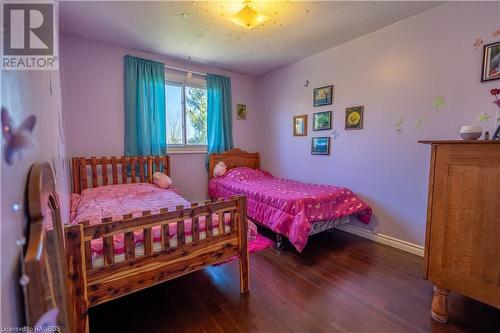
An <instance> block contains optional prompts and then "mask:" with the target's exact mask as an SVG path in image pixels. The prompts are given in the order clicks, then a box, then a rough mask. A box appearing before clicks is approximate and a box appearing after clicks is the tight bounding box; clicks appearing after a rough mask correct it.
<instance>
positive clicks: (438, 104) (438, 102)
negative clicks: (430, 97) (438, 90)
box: [432, 95, 446, 113]
mask: <svg viewBox="0 0 500 333" xmlns="http://www.w3.org/2000/svg"><path fill="white" fill-rule="evenodd" d="M432 104H433V106H434V110H435V111H436V113H439V111H441V109H443V108H444V107H445V106H446V100H445V99H444V97H443V96H441V95H437V96H436V98H434V102H433V103H432Z"/></svg>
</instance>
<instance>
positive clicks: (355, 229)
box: [337, 224, 424, 257]
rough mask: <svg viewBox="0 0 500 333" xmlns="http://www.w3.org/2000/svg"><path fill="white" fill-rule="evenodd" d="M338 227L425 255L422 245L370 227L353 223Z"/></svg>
mask: <svg viewBox="0 0 500 333" xmlns="http://www.w3.org/2000/svg"><path fill="white" fill-rule="evenodd" d="M337 229H340V230H342V231H345V232H348V233H351V234H354V235H357V236H360V237H363V238H367V239H370V240H372V241H375V242H377V243H381V244H385V245H388V246H391V247H394V248H396V249H400V250H403V251H406V252H410V253H413V254H416V255H417V256H421V257H423V256H424V247H423V246H421V245H417V244H413V243H410V242H406V241H404V240H401V239H397V238H394V237H391V236H387V235H384V234H374V233H373V232H371V231H370V230H368V229H363V228H360V227H356V226H354V225H351V224H343V225H339V226H338V227H337Z"/></svg>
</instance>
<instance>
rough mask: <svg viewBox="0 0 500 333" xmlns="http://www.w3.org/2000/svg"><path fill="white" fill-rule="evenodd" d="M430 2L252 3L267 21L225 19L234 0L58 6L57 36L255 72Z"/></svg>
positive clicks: (235, 8) (308, 53)
mask: <svg viewBox="0 0 500 333" xmlns="http://www.w3.org/2000/svg"><path fill="white" fill-rule="evenodd" d="M440 3H441V2H434V1H362V2H361V1H360V2H358V1H307V2H306V1H298V2H293V1H286V2H284V1H281V2H278V1H254V2H253V7H254V8H255V9H256V10H259V11H261V12H263V13H265V14H266V15H268V16H270V17H271V19H270V20H269V21H267V22H265V23H264V24H263V25H262V26H258V27H256V28H254V29H252V30H248V29H245V28H242V27H240V26H237V25H235V24H233V23H231V22H229V21H228V20H226V18H227V17H228V16H230V15H231V14H234V13H235V12H237V11H238V10H239V9H240V8H241V7H242V2H241V1H175V2H173V1H62V2H61V3H60V5H61V8H60V13H61V14H60V15H61V16H60V22H61V30H62V31H63V32H64V33H67V34H71V35H76V36H80V37H84V38H88V39H92V40H97V41H102V42H107V43H111V44H115V45H120V46H125V47H128V48H134V49H137V50H141V51H145V52H151V53H158V54H164V55H168V56H172V57H176V58H181V59H187V57H191V59H192V61H193V62H196V63H201V64H208V65H212V66H216V67H220V68H224V69H228V70H232V71H236V72H240V73H245V74H250V75H261V74H264V73H267V72H270V71H272V70H274V69H277V68H279V67H282V66H285V65H288V64H290V63H293V62H295V61H297V60H300V59H303V58H306V57H308V56H311V55H313V54H315V53H318V52H321V51H324V50H327V49H329V48H331V47H333V46H336V45H339V44H342V43H344V42H347V41H349V40H352V39H354V38H357V37H359V36H362V35H365V34H367V33H370V32H372V31H375V30H378V29H381V28H383V27H385V26H388V25H390V24H393V23H395V22H397V21H400V20H402V19H404V18H407V17H409V16H412V15H415V14H417V13H419V12H422V11H424V10H427V9H429V8H431V7H434V6H436V5H438V4H440Z"/></svg>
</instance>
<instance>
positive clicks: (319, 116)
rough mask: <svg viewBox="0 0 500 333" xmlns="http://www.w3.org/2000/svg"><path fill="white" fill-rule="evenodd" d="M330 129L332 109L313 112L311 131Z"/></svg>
mask: <svg viewBox="0 0 500 333" xmlns="http://www.w3.org/2000/svg"><path fill="white" fill-rule="evenodd" d="M330 129H332V111H324V112H316V113H315V114H313V131H324V130H330Z"/></svg>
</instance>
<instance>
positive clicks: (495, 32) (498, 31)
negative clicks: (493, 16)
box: [491, 29, 500, 37]
mask: <svg viewBox="0 0 500 333" xmlns="http://www.w3.org/2000/svg"><path fill="white" fill-rule="evenodd" d="M498 36H500V29H497V30H495V31H493V33H492V34H491V37H498Z"/></svg>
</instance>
